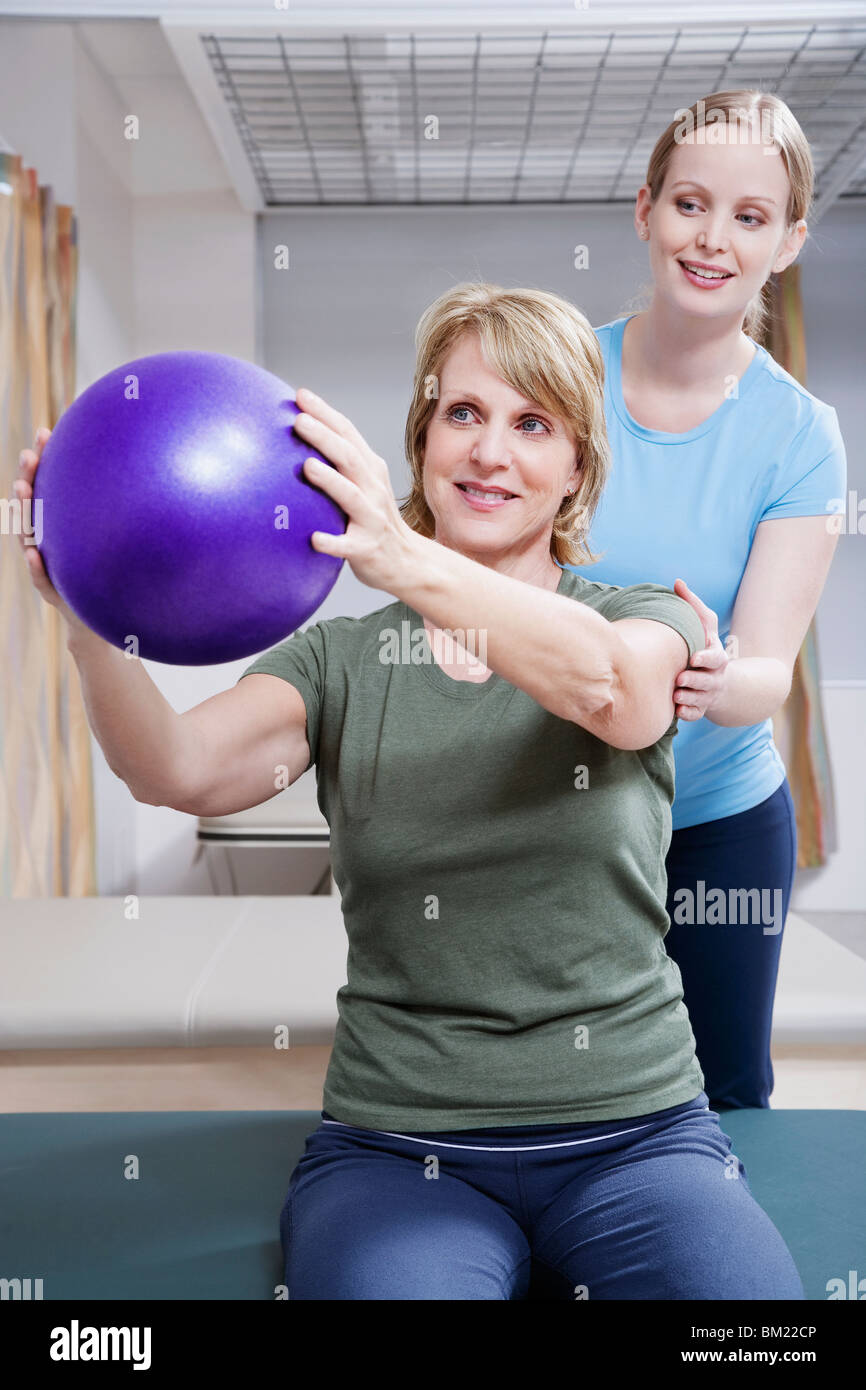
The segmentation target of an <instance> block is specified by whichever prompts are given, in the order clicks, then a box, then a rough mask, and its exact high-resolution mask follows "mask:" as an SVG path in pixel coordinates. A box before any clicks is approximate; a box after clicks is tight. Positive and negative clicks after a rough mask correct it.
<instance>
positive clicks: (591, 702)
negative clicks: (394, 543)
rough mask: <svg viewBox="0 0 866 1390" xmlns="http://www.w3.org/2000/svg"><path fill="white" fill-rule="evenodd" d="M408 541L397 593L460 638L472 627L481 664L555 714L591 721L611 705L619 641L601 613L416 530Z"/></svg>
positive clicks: (432, 621)
mask: <svg viewBox="0 0 866 1390" xmlns="http://www.w3.org/2000/svg"><path fill="white" fill-rule="evenodd" d="M407 545H408V554H407V559H406V563H404V565H403V566H402V567H401V574H400V578H399V579H398V581H397V582H396V585H395V586H394V587H393V589H392V592H393V593H394V594H395V596H396V597H397V598H400V599H402V600H403V602H404V603H407V604H408V605H409V607H410V608H412V609H414V610H415V612H417V613H420V614H422V616H424V617H426V618H428V619H429V620H430V622H431V623H434V624H435V625H436V626H437V627H439V628H442V629H443V630H445V631H450V632H451V633H453V634H454V635H455V637H457V639H458V640H460V634H461V633H466V634H470V635H471V634H472V633H473V632H474V633H475V634H476V638H475V645H474V646H471V642H470V647H471V650H473V651H474V653H475V654H476V655H477V656H480V658H481V659H482V660H483V662H484V664H485V665H486V666H488V667H489V668H490V670H491V671H495V672H496V673H497V675H500V676H502V677H503V678H504V679H505V680H507V681H509V682H510V683H511V684H512V685H515V686H517V688H518V689H519V690H524V691H525V692H526V693H527V694H528V695H531V696H532V698H533V699H534V700H537V701H538V703H539V704H540V705H541V706H542V707H543V708H544V709H546V710H549V711H550V713H551V714H555V715H558V716H559V717H560V718H562V719H571V720H574V721H575V722H576V723H580V724H581V725H583V727H587V728H588V727H590V725H591V724H592V723H593V716H594V715H596V714H598V715H600V714H601V713H602V712H603V711H604V710H605V709H607V708H608V707H609V705H610V702H611V699H612V690H613V686H614V680H615V678H614V660H615V656H616V654H617V653H618V652H619V651H620V650H621V644H620V642H619V640H618V638H617V635H616V633H615V632H614V630H613V627H612V625H611V624H610V623H609V622H607V621H606V619H604V618H603V617H602V616H601V614H600V613H596V612H595V610H594V609H592V608H590V607H588V605H587V604H584V603H575V602H574V600H573V599H570V598H566V597H564V595H562V594H556V593H553V592H551V591H549V590H546V589H540V588H538V587H537V586H536V585H532V584H526V583H524V582H523V581H521V580H517V579H512V578H511V577H510V576H509V575H505V574H500V573H499V572H497V571H496V570H492V569H489V568H488V567H487V566H486V565H481V564H479V563H478V562H477V561H475V560H470V559H469V558H468V557H467V556H465V555H461V554H460V553H459V552H458V551H454V550H450V549H448V547H446V546H442V545H439V544H438V542H436V541H433V540H429V539H428V538H426V537H423V536H419V535H417V534H416V533H412V535H411V538H408V539H407ZM479 634H480V635H481V637H482V638H483V642H484V646H483V648H479V646H478V642H479V636H478V635H479Z"/></svg>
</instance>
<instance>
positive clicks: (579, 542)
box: [400, 281, 610, 565]
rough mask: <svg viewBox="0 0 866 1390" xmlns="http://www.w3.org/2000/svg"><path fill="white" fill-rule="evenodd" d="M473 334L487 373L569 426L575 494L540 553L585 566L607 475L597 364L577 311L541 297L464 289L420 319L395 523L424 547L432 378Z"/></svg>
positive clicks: (478, 284) (428, 524)
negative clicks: (404, 474)
mask: <svg viewBox="0 0 866 1390" xmlns="http://www.w3.org/2000/svg"><path fill="white" fill-rule="evenodd" d="M471 333H476V334H477V335H478V337H479V338H480V340H481V347H482V350H483V352H484V355H485V357H486V359H487V361H488V362H489V363H490V365H491V367H492V368H493V369H494V370H495V371H497V372H498V373H499V375H500V376H501V377H502V379H503V381H506V382H507V383H508V385H509V386H511V387H512V388H513V389H514V390H515V391H519V392H520V393H521V395H523V396H525V397H526V398H527V399H528V400H531V401H537V403H538V404H539V405H540V406H542V407H543V408H544V409H546V410H549V411H550V412H551V413H552V414H554V415H556V416H558V417H559V418H560V419H562V420H563V422H564V423H565V424H566V425H567V426H569V427H570V428H571V430H572V432H573V434H574V437H575V441H576V451H577V462H578V464H579V465H580V467H581V472H580V477H579V479H578V484H577V486H576V488H575V491H574V492H573V493H572V494H571V495H570V496H566V497H564V498H563V500H562V502H561V504H560V506H559V510H558V511H557V513H556V516H555V517H554V520H553V529H552V532H551V539H550V553H551V555H552V557H553V559H554V560H556V561H557V563H558V564H560V565H580V564H592V563H593V562H594V561H595V560H597V559H598V556H597V555H594V554H593V553H592V551H591V550H590V548H589V545H588V543H587V537H588V534H589V527H590V523H591V521H592V517H593V515H594V513H595V509H596V507H597V506H598V502H599V499H600V497H601V495H602V492H603V491H604V485H605V483H606V481H607V476H608V472H609V469H610V446H609V444H608V439H607V431H606V428H605V419H604V359H603V358H602V354H601V348H600V346H599V343H598V339H597V338H596V336H595V334H594V333H593V331H592V328H591V327H590V324H589V323H588V321H587V319H586V318H585V317H584V316H583V314H582V313H581V312H580V310H579V309H576V308H575V306H574V305H573V304H569V303H568V301H567V300H565V299H561V298H560V297H559V295H556V294H550V293H548V292H547V291H545V290H534V289H510V290H509V289H503V287H502V286H501V285H491V284H487V283H485V282H483V281H464V282H463V283H461V284H459V285H455V286H454V287H453V289H450V290H447V291H446V292H445V293H444V294H441V295H440V296H439V298H438V299H436V300H434V302H433V303H432V304H431V305H429V307H428V308H427V309H425V311H424V313H423V314H422V315H421V318H420V320H419V322H418V327H417V329H416V330H415V348H416V358H415V379H414V386H413V390H412V401H411V404H410V406H409V413H408V416H407V419H406V434H405V448H406V459H407V461H408V464H409V469H410V472H411V475H412V481H411V488H410V491H409V495H408V497H407V498H406V500H405V501H404V502H402V503H401V504H400V514H401V516H402V517H403V520H404V521H405V522H406V524H407V525H408V526H409V527H411V529H412V530H413V531H417V532H418V533H419V534H420V535H422V536H427V537H431V538H432V537H434V535H435V519H434V517H433V513H432V512H431V511H430V508H429V507H428V505H427V500H426V498H425V496H424V449H425V444H426V438H427V427H428V425H429V422H430V420H431V418H432V416H433V414H434V412H435V409H436V400H437V399H438V395H439V378H440V376H441V373H442V368H443V365H444V362H445V359H446V357H447V356H448V354H449V353H450V351H451V349H452V348H453V347H454V346H455V344H456V343H457V341H458V340H459V339H461V338H463V337H464V336H465V335H466V334H471Z"/></svg>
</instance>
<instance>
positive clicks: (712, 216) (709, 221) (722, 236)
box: [697, 212, 731, 254]
mask: <svg viewBox="0 0 866 1390" xmlns="http://www.w3.org/2000/svg"><path fill="white" fill-rule="evenodd" d="M730 244H731V243H730V237H729V235H728V233H727V231H726V230H725V219H724V214H723V213H721V212H714V213H708V214H707V215H706V217H704V218H703V220H702V222H701V227H700V230H699V232H698V235H697V245H698V246H699V247H700V248H701V250H702V251H707V252H710V253H711V254H715V253H719V254H723V253H724V252H725V251H727V250H728V248H729V247H730Z"/></svg>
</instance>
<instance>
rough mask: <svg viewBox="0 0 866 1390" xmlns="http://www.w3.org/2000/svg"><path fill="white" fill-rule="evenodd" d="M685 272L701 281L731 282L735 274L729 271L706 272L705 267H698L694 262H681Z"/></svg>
mask: <svg viewBox="0 0 866 1390" xmlns="http://www.w3.org/2000/svg"><path fill="white" fill-rule="evenodd" d="M679 264H680V265H681V266H682V268H683V270H687V271H688V272H689V274H690V275H696V276H697V277H698V279H699V280H713V281H717V280H730V279H731V278H732V275H733V272H732V271H728V270H706V269H705V268H704V267H703V266H698V265H696V264H695V263H694V261H680V262H679Z"/></svg>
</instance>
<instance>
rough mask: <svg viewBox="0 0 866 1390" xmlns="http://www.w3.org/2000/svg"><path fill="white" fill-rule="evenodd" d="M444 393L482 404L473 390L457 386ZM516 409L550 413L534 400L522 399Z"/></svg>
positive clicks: (543, 413)
mask: <svg viewBox="0 0 866 1390" xmlns="http://www.w3.org/2000/svg"><path fill="white" fill-rule="evenodd" d="M445 395H446V396H459V397H460V398H461V399H462V400H464V401H472V402H474V404H475V405H483V404H484V402H483V401H482V399H481V397H480V396H476V394H475V392H474V391H461V390H459V389H458V388H457V387H452V388H451V389H450V390H449V391H446V392H445ZM517 409H518V410H537V411H539V412H540V413H541V414H542V415H550V414H551V412H550V411H549V410H546V409H545V408H544V406H543V405H536V403H535V402H534V401H523V402H521V404H520V405H519V406H518V407H517Z"/></svg>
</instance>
